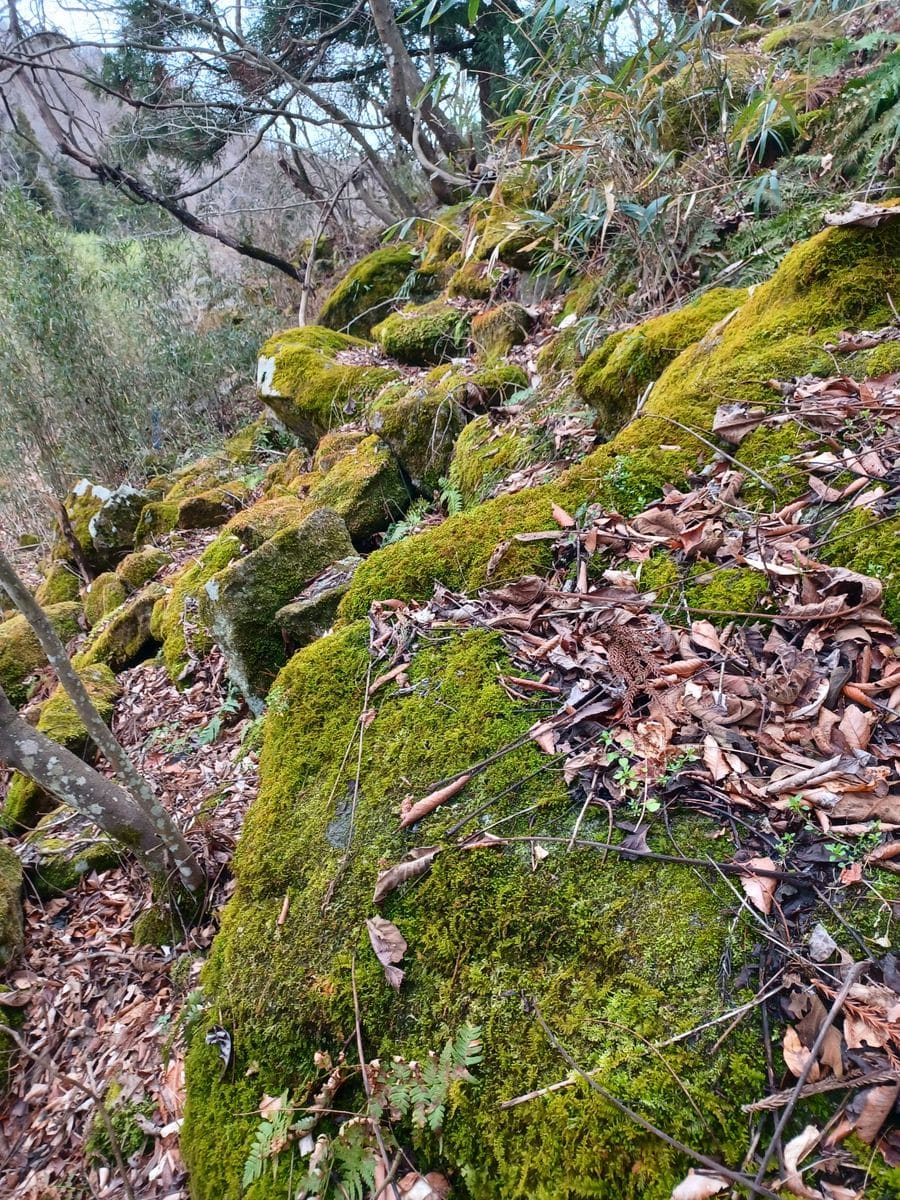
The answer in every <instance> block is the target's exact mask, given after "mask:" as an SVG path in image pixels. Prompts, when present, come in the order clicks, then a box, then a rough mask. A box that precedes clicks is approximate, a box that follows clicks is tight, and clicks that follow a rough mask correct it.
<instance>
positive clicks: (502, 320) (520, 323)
mask: <svg viewBox="0 0 900 1200" xmlns="http://www.w3.org/2000/svg"><path fill="white" fill-rule="evenodd" d="M531 324H532V321H531V317H530V316H529V314H528V313H527V312H526V310H525V309H524V308H523V307H522V305H521V304H515V303H513V301H511V300H508V301H507V302H506V303H505V304H498V305H496V306H495V307H494V308H489V309H486V310H485V312H483V313H480V314H479V315H478V316H477V317H474V318H473V319H472V341H473V342H474V343H475V347H476V349H477V350H478V352H479V353H480V354H486V355H488V356H494V355H503V354H507V353H508V352H509V351H510V350H512V348H513V346H519V345H521V343H522V342H524V341H525V339H526V337H527V336H528V331H529V329H530V328H531Z"/></svg>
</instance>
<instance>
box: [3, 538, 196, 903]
mask: <svg viewBox="0 0 900 1200" xmlns="http://www.w3.org/2000/svg"><path fill="white" fill-rule="evenodd" d="M0 587H2V588H3V589H4V590H5V591H6V592H7V593H8V595H9V596H10V598H11V599H12V601H13V603H14V604H15V605H16V607H17V608H18V609H19V611H20V612H21V613H22V615H23V616H24V617H25V619H26V620H27V621H28V623H29V625H30V626H31V628H32V629H33V630H34V632H35V635H36V636H37V638H38V641H39V642H40V644H41V647H42V649H43V651H44V653H45V654H46V656H47V661H48V662H49V663H50V666H51V667H52V668H53V670H54V672H55V673H56V675H57V678H58V679H59V681H60V683H61V684H62V687H63V690H64V691H65V692H66V694H67V696H68V697H69V699H70V700H71V701H72V704H73V706H74V708H75V711H76V713H77V714H78V717H79V719H80V720H81V722H82V724H83V725H84V727H85V729H86V730H87V732H88V735H89V736H90V738H91V740H92V741H93V742H94V743H95V745H96V746H97V748H98V750H99V751H100V752H101V754H103V756H104V757H105V758H106V760H107V761H108V762H109V763H110V765H111V766H112V767H113V768H114V769H115V771H116V773H117V774H118V775H119V777H120V779H121V780H122V782H123V784H124V785H125V786H124V787H120V786H119V785H118V784H115V783H113V782H111V781H110V780H108V779H106V778H105V777H104V776H103V775H100V774H99V773H98V772H96V771H94V770H92V769H91V768H90V767H88V766H86V765H85V764H84V763H83V762H82V761H81V760H80V759H79V758H76V757H75V755H74V754H71V753H69V751H68V750H65V749H64V748H63V747H62V746H59V745H58V744H57V743H56V742H54V741H53V740H52V739H51V738H48V737H46V735H45V734H43V733H40V732H39V731H38V730H36V729H34V728H33V727H32V726H31V725H29V724H28V722H27V721H25V720H23V719H22V718H21V717H20V716H19V715H18V713H17V712H16V710H15V708H13V706H12V704H10V702H9V700H8V699H7V697H6V695H5V694H4V693H3V692H2V691H0V762H5V763H6V764H7V765H9V766H11V767H14V768H15V769H16V770H18V771H20V772H21V773H22V774H23V775H25V776H27V777H28V778H29V779H31V780H33V781H34V782H35V783H36V784H38V786H39V787H42V788H43V789H44V791H46V792H49V794H50V795H51V796H54V797H55V798H56V799H57V800H59V802H60V803H61V804H65V805H67V806H68V807H70V808H73V809H75V811H76V812H79V813H81V814H82V815H83V816H85V817H87V818H88V819H89V820H91V821H93V822H94V824H96V825H99V827H100V828H101V829H102V830H103V831H104V832H105V833H108V834H109V835H110V836H111V837H113V838H115V839H116V840H117V841H120V842H122V843H123V844H124V845H125V846H127V847H128V848H129V849H130V850H132V851H134V852H135V854H137V856H138V858H139V859H140V860H141V861H142V862H143V864H144V866H145V867H146V868H147V870H148V871H149V872H150V873H151V874H152V875H153V876H154V877H155V879H156V881H157V882H158V884H159V886H160V887H161V888H163V889H164V890H165V891H167V892H169V893H170V894H172V895H174V896H177V895H178V894H179V893H182V894H183V893H184V892H188V893H190V894H191V895H192V896H194V897H199V896H200V895H201V894H202V892H203V888H204V884H205V876H204V874H203V870H202V868H201V866H200V864H199V862H198V861H197V858H196V855H195V854H194V853H193V851H192V850H191V848H190V846H188V844H187V842H186V841H185V839H184V836H183V834H182V833H181V831H180V830H179V829H178V827H177V826H176V824H175V822H174V821H173V820H172V818H171V817H170V816H169V814H168V812H166V810H165V808H164V807H163V805H162V804H161V803H160V802H159V800H158V799H157V798H156V796H154V794H153V790H152V788H151V787H150V784H149V782H148V781H147V780H146V779H145V778H144V777H143V776H142V775H141V774H140V772H139V771H138V770H137V768H136V767H135V766H134V763H133V762H132V761H131V759H130V758H129V756H128V753H127V751H126V750H125V749H124V747H123V746H121V745H120V744H119V742H118V740H117V739H116V737H115V735H114V734H113V732H112V730H111V729H109V727H108V726H107V725H106V723H105V722H104V720H103V718H102V717H101V716H100V714H99V713H98V712H97V709H96V707H95V705H94V702H93V700H92V699H91V697H90V694H89V692H88V690H87V688H86V687H85V685H84V681H83V680H82V678H81V676H80V675H79V674H78V672H77V671H76V670H75V668H74V667H73V666H72V662H71V660H70V658H69V656H68V654H67V653H66V649H65V647H64V646H63V644H62V642H61V641H60V639H59V637H58V636H57V634H56V631H55V630H54V628H53V626H52V625H51V623H50V621H49V620H48V618H47V615H46V613H45V612H44V610H43V609H42V608H41V606H40V605H39V604H38V603H37V601H36V600H35V599H34V597H33V596H32V594H31V593H30V592H29V591H28V589H27V588H26V587H25V585H24V584H23V583H22V581H21V579H19V576H18V575H17V573H16V570H15V568H14V567H13V565H12V563H11V562H10V561H9V559H8V558H7V557H6V556H5V555H4V554H2V553H0Z"/></svg>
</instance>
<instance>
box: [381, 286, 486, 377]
mask: <svg viewBox="0 0 900 1200" xmlns="http://www.w3.org/2000/svg"><path fill="white" fill-rule="evenodd" d="M470 324H471V322H470V318H469V316H468V314H467V313H466V312H465V311H463V310H462V309H459V308H454V307H453V305H452V304H447V303H445V302H444V301H442V300H435V301H433V302H432V303H431V304H423V305H422V306H420V307H419V308H404V309H401V310H400V312H395V313H391V315H390V316H389V317H386V318H385V320H383V321H382V322H381V323H380V324H378V325H376V326H375V328H374V329H373V330H372V336H373V337H374V338H375V340H376V341H377V342H378V343H379V344H380V345H381V347H382V348H383V349H384V351H385V353H387V354H390V355H391V357H392V358H396V359H398V360H399V361H400V362H402V363H408V364H410V365H411V366H414V367H430V366H434V364H435V363H442V362H446V361H447V360H448V359H450V358H456V357H457V356H458V355H460V354H462V353H463V351H464V350H465V348H466V343H467V341H468V338H469V326H470Z"/></svg>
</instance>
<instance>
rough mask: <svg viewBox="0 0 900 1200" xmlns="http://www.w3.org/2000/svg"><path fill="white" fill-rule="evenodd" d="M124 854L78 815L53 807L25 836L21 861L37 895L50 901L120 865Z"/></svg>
mask: <svg viewBox="0 0 900 1200" xmlns="http://www.w3.org/2000/svg"><path fill="white" fill-rule="evenodd" d="M123 853H124V851H123V850H122V847H121V846H119V845H117V844H116V843H115V842H113V841H112V839H111V838H108V837H107V836H106V835H105V834H103V833H101V832H100V831H99V830H98V829H97V828H96V827H95V826H93V825H89V824H88V822H87V821H85V820H84V818H83V817H81V816H79V815H78V813H74V812H72V810H71V809H68V808H56V809H54V810H53V811H51V812H48V813H47V814H46V815H45V816H43V817H42V818H41V819H40V820H39V821H38V823H37V825H36V826H35V827H34V829H32V831H31V832H30V833H29V834H28V835H27V836H26V838H25V840H24V843H23V848H22V859H23V863H24V865H25V869H26V872H27V874H28V878H29V880H30V881H31V883H32V885H33V886H34V889H35V891H36V892H37V894H38V895H39V896H40V897H41V898H42V899H43V900H52V899H53V897H54V896H61V895H63V893H65V892H69V891H71V890H72V889H73V888H76V887H77V886H78V884H79V883H80V882H81V881H82V879H84V878H86V876H88V875H90V874H91V872H93V871H96V872H97V874H98V875H99V874H100V873H101V872H103V871H111V870H112V869H113V868H114V867H117V866H119V865H120V863H121V862H122V857H123Z"/></svg>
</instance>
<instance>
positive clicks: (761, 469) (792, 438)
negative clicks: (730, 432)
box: [733, 421, 816, 508]
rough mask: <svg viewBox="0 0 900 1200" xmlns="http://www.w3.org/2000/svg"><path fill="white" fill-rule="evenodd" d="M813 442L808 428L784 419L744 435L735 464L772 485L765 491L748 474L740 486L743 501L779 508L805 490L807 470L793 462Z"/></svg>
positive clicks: (735, 453)
mask: <svg viewBox="0 0 900 1200" xmlns="http://www.w3.org/2000/svg"><path fill="white" fill-rule="evenodd" d="M815 442H816V438H815V436H814V435H813V436H811V435H810V431H809V430H808V429H803V428H802V427H801V426H799V425H796V424H794V422H793V421H788V422H786V423H785V424H784V425H780V426H778V428H777V429H773V428H772V427H771V426H768V425H767V426H764V427H761V428H759V429H755V430H754V431H753V433H751V434H750V435H749V436H748V437H746V438H744V440H743V441H742V442H741V444H740V446H738V448H737V450H734V451H733V453H734V456H735V458H736V459H737V460H738V462H739V463H742V464H745V465H746V466H748V467H752V468H753V470H754V471H756V473H757V474H758V475H761V476H762V477H763V479H765V480H766V482H767V483H770V484H771V485H772V486H773V487H774V488H775V495H774V496H773V495H772V493H771V492H768V491H767V489H766V488H764V487H763V486H762V485H761V484H760V483H759V482H758V480H755V479H754V478H753V476H752V475H750V476H748V477H747V478H746V480H745V482H744V485H743V488H742V489H741V495H742V497H743V498H744V500H749V501H751V502H754V501H762V502H764V503H766V504H769V505H771V504H774V505H775V506H776V508H782V507H783V506H784V505H785V504H790V502H791V501H792V500H796V499H797V498H798V497H800V496H802V495H803V493H804V492H807V491H808V490H809V471H808V470H807V469H806V468H805V467H804V466H803V465H802V463H798V462H797V455H798V454H800V453H802V452H803V451H804V450H807V449H809V448H810V446H811V445H814V444H815Z"/></svg>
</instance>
